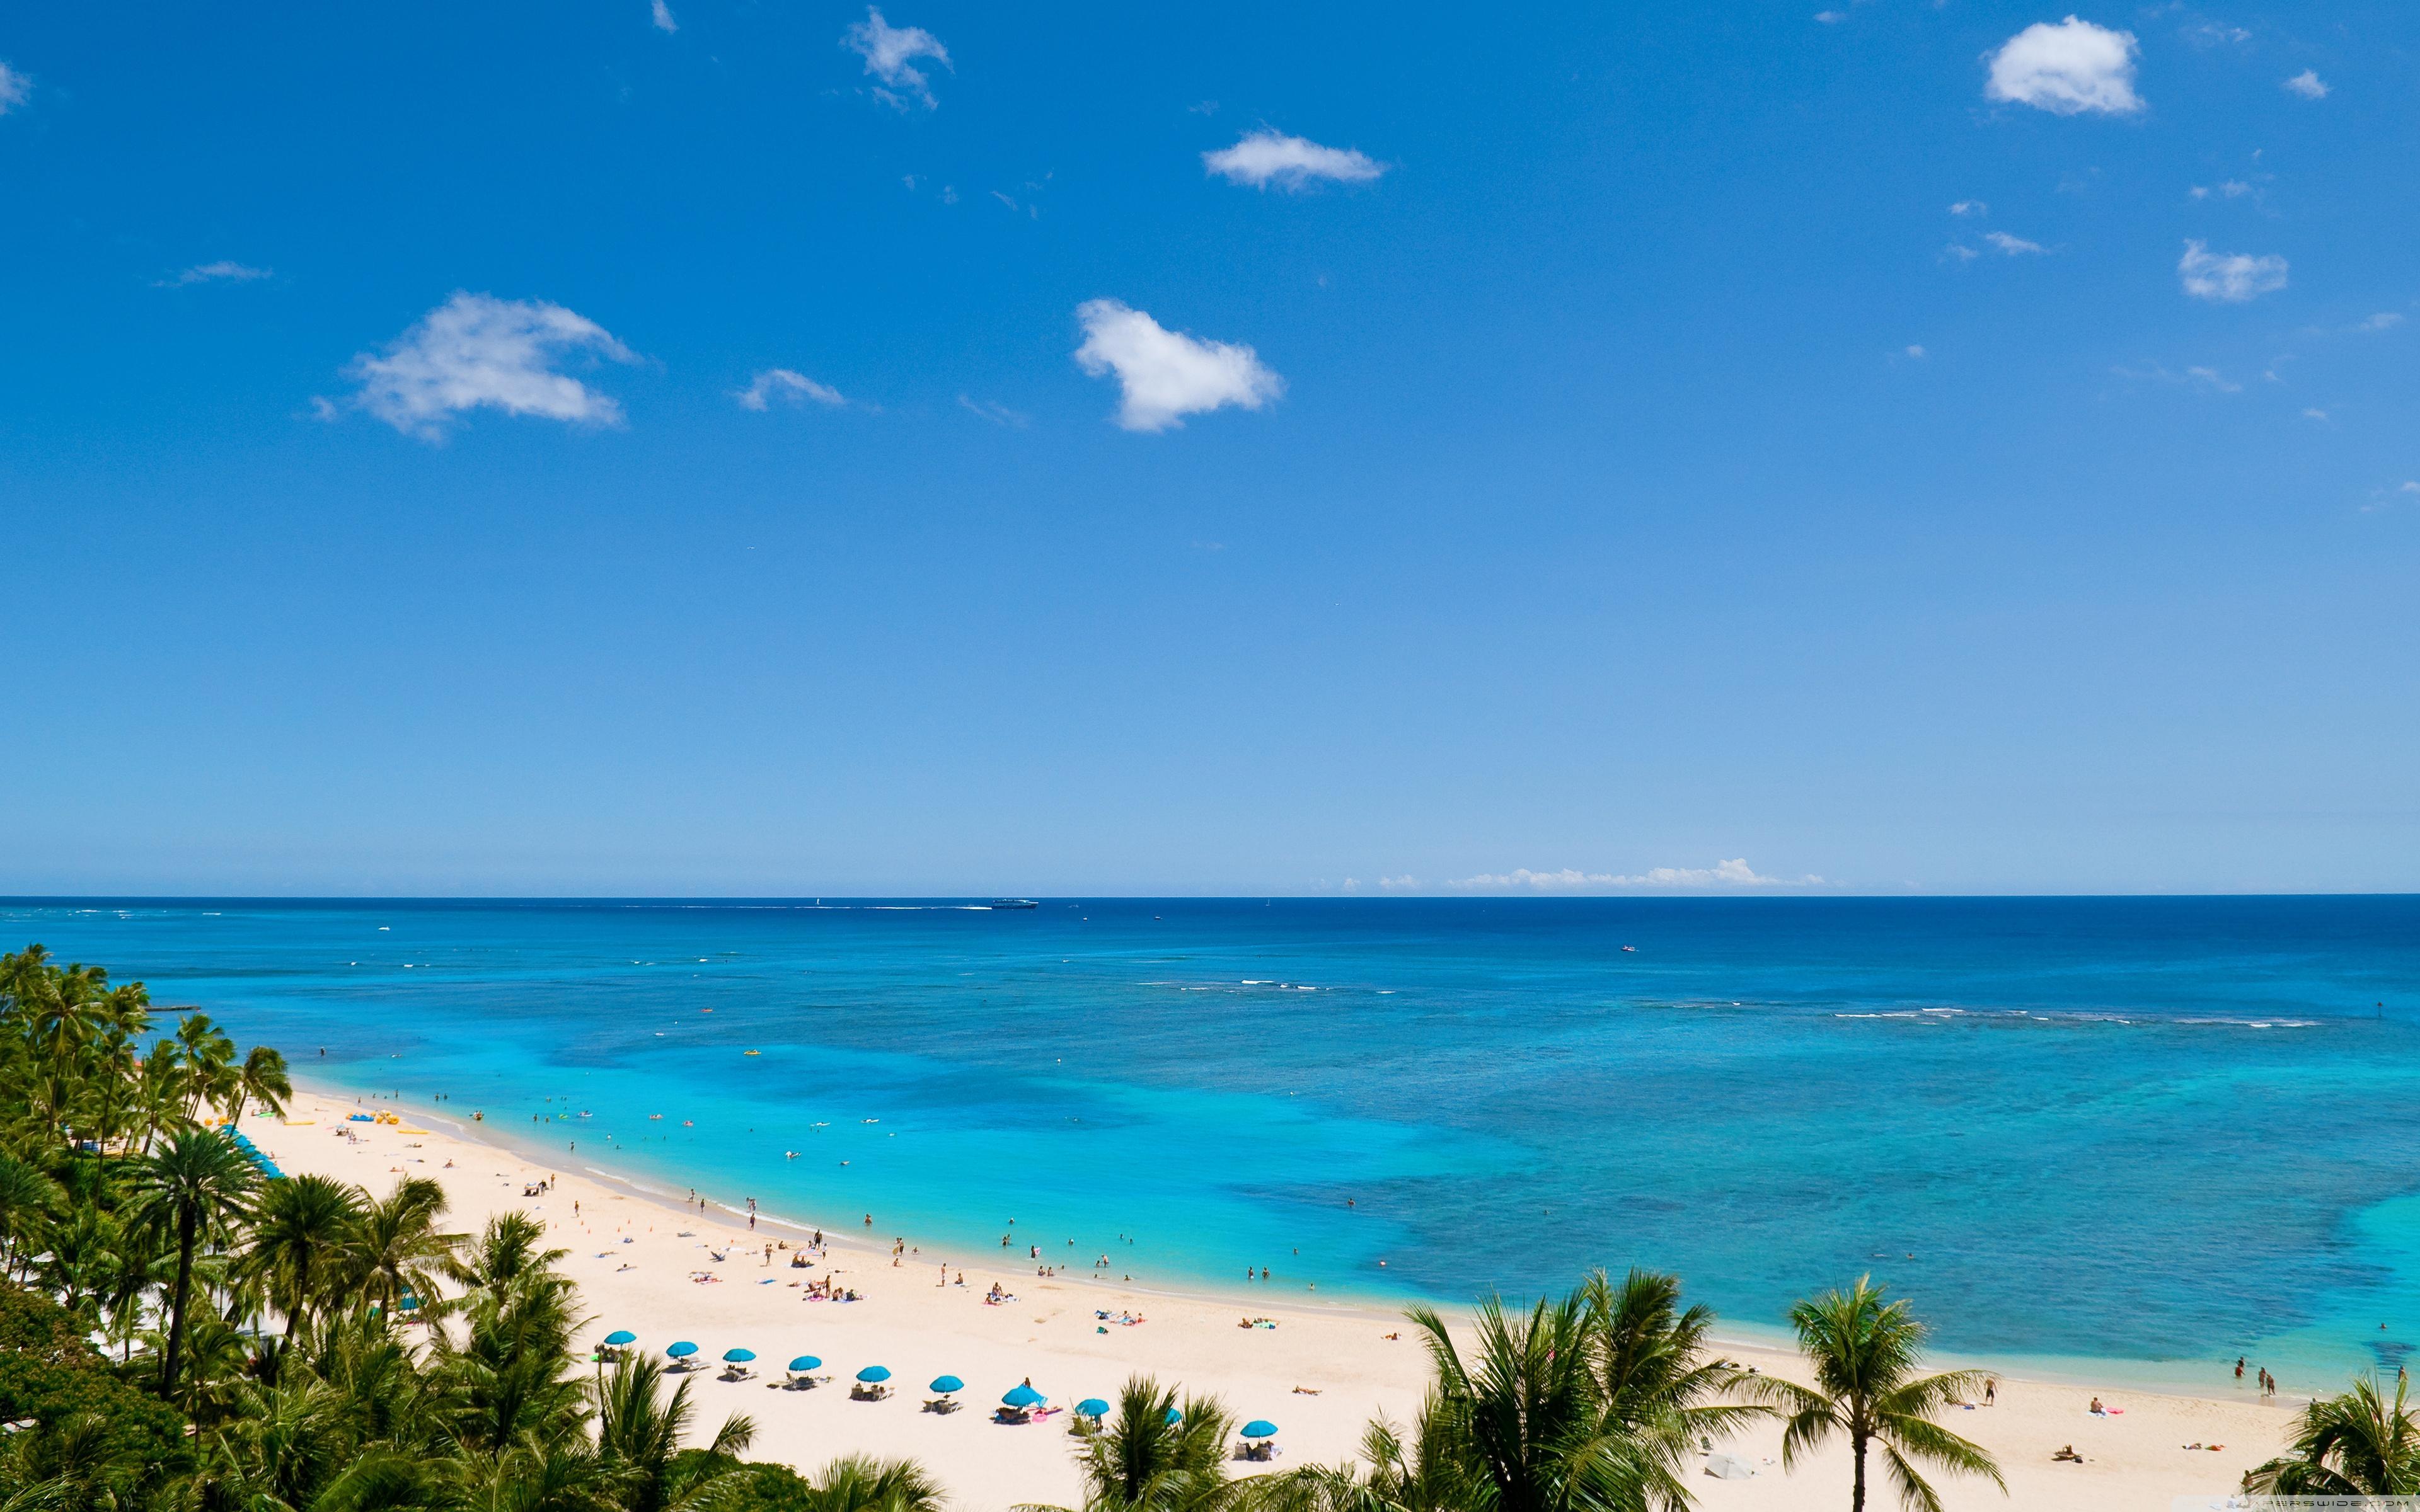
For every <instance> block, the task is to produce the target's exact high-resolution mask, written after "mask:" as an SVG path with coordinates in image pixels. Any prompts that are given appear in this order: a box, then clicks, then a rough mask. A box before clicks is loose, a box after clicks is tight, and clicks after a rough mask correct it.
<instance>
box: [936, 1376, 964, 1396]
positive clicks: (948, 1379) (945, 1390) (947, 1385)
mask: <svg viewBox="0 0 2420 1512" xmlns="http://www.w3.org/2000/svg"><path fill="white" fill-rule="evenodd" d="M929 1389H930V1390H933V1391H937V1392H939V1393H940V1394H941V1395H942V1396H948V1395H949V1394H950V1393H952V1392H954V1391H964V1390H966V1389H967V1383H966V1382H965V1381H960V1380H959V1379H958V1378H957V1377H955V1376H935V1377H934V1378H933V1384H932V1386H931V1387H930V1388H929Z"/></svg>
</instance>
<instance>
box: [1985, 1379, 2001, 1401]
mask: <svg viewBox="0 0 2420 1512" xmlns="http://www.w3.org/2000/svg"><path fill="white" fill-rule="evenodd" d="M1999 1395H2000V1383H1999V1382H1998V1381H1993V1380H1992V1379H1991V1378H1990V1377H1988V1376H1987V1377H1985V1378H1984V1380H1983V1405H1984V1406H1986V1407H1991V1406H1994V1405H1996V1404H1997V1400H1998V1397H1999Z"/></svg>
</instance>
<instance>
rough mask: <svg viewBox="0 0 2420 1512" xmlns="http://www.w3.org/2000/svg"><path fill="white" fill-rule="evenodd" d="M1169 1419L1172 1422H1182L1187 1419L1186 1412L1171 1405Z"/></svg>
mask: <svg viewBox="0 0 2420 1512" xmlns="http://www.w3.org/2000/svg"><path fill="white" fill-rule="evenodd" d="M1168 1420H1169V1421H1170V1422H1171V1423H1182V1422H1184V1421H1185V1414H1184V1413H1183V1412H1178V1411H1177V1410H1176V1409H1175V1408H1173V1407H1171V1408H1170V1409H1169V1410H1168Z"/></svg>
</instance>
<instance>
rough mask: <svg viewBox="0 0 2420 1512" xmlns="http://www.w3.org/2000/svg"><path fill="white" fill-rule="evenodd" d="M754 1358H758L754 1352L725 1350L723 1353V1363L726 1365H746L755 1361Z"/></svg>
mask: <svg viewBox="0 0 2420 1512" xmlns="http://www.w3.org/2000/svg"><path fill="white" fill-rule="evenodd" d="M754 1358H756V1351H755V1350H723V1351H722V1363H723V1364H724V1365H746V1364H747V1363H748V1362H749V1361H751V1360H753V1359H754Z"/></svg>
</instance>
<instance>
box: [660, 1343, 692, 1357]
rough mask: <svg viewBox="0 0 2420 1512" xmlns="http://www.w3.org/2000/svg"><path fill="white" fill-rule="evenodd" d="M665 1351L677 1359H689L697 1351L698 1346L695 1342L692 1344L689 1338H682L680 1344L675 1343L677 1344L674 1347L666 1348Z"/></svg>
mask: <svg viewBox="0 0 2420 1512" xmlns="http://www.w3.org/2000/svg"><path fill="white" fill-rule="evenodd" d="M664 1352H665V1353H666V1354H669V1355H671V1356H672V1357H673V1358H674V1359H675V1360H686V1359H688V1358H689V1357H690V1355H692V1354H695V1353H696V1352H697V1346H696V1345H694V1344H691V1343H690V1341H689V1340H687V1339H683V1340H681V1341H680V1342H679V1343H678V1344H675V1345H674V1346H673V1347H672V1348H670V1349H668V1350H665V1351H664Z"/></svg>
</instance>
